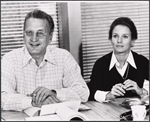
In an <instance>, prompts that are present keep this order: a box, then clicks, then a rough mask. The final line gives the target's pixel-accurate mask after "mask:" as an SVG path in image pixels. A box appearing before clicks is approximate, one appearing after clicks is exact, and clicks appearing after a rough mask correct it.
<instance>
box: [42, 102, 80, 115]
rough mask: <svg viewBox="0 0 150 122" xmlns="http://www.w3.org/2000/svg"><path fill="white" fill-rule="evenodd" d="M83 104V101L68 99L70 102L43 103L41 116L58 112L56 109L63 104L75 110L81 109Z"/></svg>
mask: <svg viewBox="0 0 150 122" xmlns="http://www.w3.org/2000/svg"><path fill="white" fill-rule="evenodd" d="M80 104H81V101H80V100H78V101H68V102H62V103H56V104H50V105H43V106H42V107H41V112H40V116H42V115H47V114H54V113H56V110H57V109H58V108H60V107H61V106H66V107H69V108H71V109H72V110H74V111H76V112H77V111H78V110H79V106H80Z"/></svg>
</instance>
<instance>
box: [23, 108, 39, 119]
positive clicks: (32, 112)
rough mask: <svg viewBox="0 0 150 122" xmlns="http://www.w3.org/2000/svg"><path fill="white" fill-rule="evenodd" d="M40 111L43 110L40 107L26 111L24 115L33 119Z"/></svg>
mask: <svg viewBox="0 0 150 122" xmlns="http://www.w3.org/2000/svg"><path fill="white" fill-rule="evenodd" d="M39 110H41V108H39V107H30V108H27V109H25V110H24V113H26V114H27V115H28V116H29V117H32V116H34V115H35V113H36V112H37V111H39Z"/></svg>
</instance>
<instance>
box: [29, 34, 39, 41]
mask: <svg viewBox="0 0 150 122" xmlns="http://www.w3.org/2000/svg"><path fill="white" fill-rule="evenodd" d="M30 40H31V41H32V42H36V41H38V38H37V36H36V34H33V35H32V37H31V38H30Z"/></svg>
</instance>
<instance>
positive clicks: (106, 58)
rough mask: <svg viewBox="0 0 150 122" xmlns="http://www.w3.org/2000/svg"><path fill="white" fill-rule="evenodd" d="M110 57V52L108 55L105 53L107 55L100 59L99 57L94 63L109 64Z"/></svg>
mask: <svg viewBox="0 0 150 122" xmlns="http://www.w3.org/2000/svg"><path fill="white" fill-rule="evenodd" d="M111 56H112V52H110V53H107V54H105V55H103V56H102V57H100V58H98V59H97V60H96V63H103V64H104V63H108V64H109V63H110V60H111Z"/></svg>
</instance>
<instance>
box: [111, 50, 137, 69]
mask: <svg viewBox="0 0 150 122" xmlns="http://www.w3.org/2000/svg"><path fill="white" fill-rule="evenodd" d="M126 62H128V63H129V64H130V65H131V66H133V67H134V68H135V69H137V67H136V65H135V61H134V58H133V54H132V52H131V51H130V52H129V55H128V58H127V60H126ZM116 63H119V62H118V61H117V59H116V56H115V54H114V51H113V53H112V57H111V61H110V66H109V70H111V69H112V68H113V67H114V65H115V64H116Z"/></svg>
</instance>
